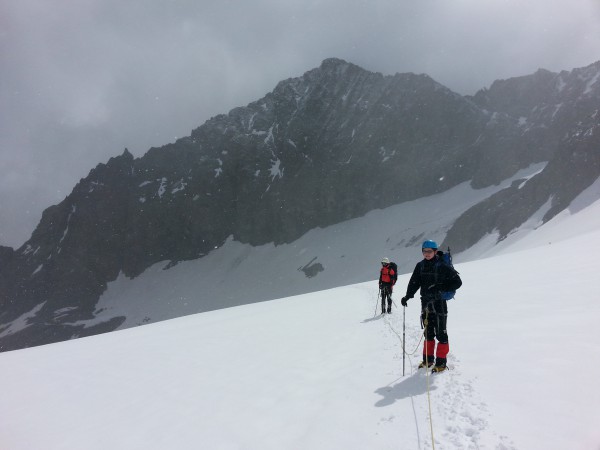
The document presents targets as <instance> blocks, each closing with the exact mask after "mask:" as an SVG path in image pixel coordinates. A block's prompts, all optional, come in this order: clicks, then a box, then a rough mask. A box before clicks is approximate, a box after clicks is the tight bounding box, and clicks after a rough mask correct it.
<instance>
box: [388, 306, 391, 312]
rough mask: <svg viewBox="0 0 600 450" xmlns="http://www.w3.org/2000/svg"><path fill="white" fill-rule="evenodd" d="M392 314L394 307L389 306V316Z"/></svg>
mask: <svg viewBox="0 0 600 450" xmlns="http://www.w3.org/2000/svg"><path fill="white" fill-rule="evenodd" d="M391 313H392V307H391V306H388V314H391Z"/></svg>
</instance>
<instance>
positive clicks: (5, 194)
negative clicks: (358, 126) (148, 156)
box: [0, 0, 600, 248]
mask: <svg viewBox="0 0 600 450" xmlns="http://www.w3.org/2000/svg"><path fill="white" fill-rule="evenodd" d="M329 57H337V58H342V59H345V60H347V61H349V62H352V63H355V64H357V65H359V66H361V67H363V68H365V69H367V70H371V71H377V72H382V73H383V74H385V75H393V74H394V73H396V72H400V73H402V72H415V73H427V74H428V75H430V76H431V77H433V78H434V79H435V80H437V81H438V82H440V83H442V84H444V85H446V86H447V87H449V88H450V89H453V90H454V91H456V92H458V93H460V94H473V93H475V92H476V91H477V90H479V89H481V88H483V87H489V85H490V84H491V83H492V82H493V81H494V80H496V79H505V78H510V77H514V76H520V75H527V74H530V73H533V72H534V71H535V70H537V69H538V68H545V69H549V70H552V71H556V72H558V71H560V70H571V69H573V68H576V67H583V66H587V65H589V64H591V63H593V62H595V61H597V60H599V59H600V0H527V1H523V0H364V1H363V0H321V1H318V0H252V1H242V0H236V1H231V0H52V1H48V0H18V1H15V0H0V207H1V213H0V244H2V245H8V246H12V247H15V248H17V247H20V246H21V245H22V244H23V243H24V242H25V241H26V240H27V239H28V238H29V237H30V235H31V233H32V231H33V229H34V228H35V226H36V225H37V223H38V222H39V220H40V218H41V213H42V211H43V210H44V209H45V208H47V207H48V206H50V205H52V204H56V203H58V202H60V201H61V200H63V199H64V197H65V196H66V195H68V194H69V193H70V192H71V190H72V188H73V187H74V185H75V184H76V183H77V182H78V181H79V179H80V178H83V177H85V176H87V174H88V172H89V171H90V170H91V169H92V168H93V167H95V166H96V164H98V163H100V162H106V161H107V160H108V158H110V157H112V156H116V155H119V154H121V153H122V152H123V149H124V148H125V147H127V148H128V149H129V150H130V151H131V152H132V153H133V155H134V156H136V157H139V156H142V155H143V154H144V153H145V152H146V151H147V150H148V149H149V148H150V147H152V146H161V145H164V144H166V143H169V142H173V141H174V140H175V139H177V138H178V137H182V136H187V135H189V134H190V132H191V130H192V129H194V128H196V127H197V126H199V125H201V124H202V123H203V122H204V121H206V120H207V119H209V118H210V117H212V116H214V115H216V114H220V113H227V112H228V111H229V110H230V109H231V108H233V107H236V106H244V105H246V104H248V103H249V102H251V101H254V100H257V99H259V98H261V97H262V96H264V95H265V94H266V93H267V92H270V91H271V90H272V89H273V88H274V87H275V85H276V84H277V82H278V81H280V80H283V79H286V78H290V77H297V76H300V75H302V74H303V73H304V72H306V71H307V70H310V69H312V68H314V67H317V66H319V65H320V63H321V61H322V60H323V59H325V58H329Z"/></svg>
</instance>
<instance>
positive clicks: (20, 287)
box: [0, 59, 600, 350]
mask: <svg viewBox="0 0 600 450" xmlns="http://www.w3.org/2000/svg"><path fill="white" fill-rule="evenodd" d="M599 73H600V67H599V63H596V64H593V65H591V66H589V67H587V68H583V69H576V70H574V71H572V72H562V73H560V74H553V73H551V72H547V71H539V72H537V73H536V74H533V75H531V76H527V77H520V78H516V79H511V80H505V81H497V82H495V83H494V84H493V85H492V86H491V87H490V89H487V90H483V91H481V92H479V93H477V94H476V95H475V96H473V97H463V96H461V95H458V94H456V93H454V92H452V91H451V90H449V89H447V88H446V87H444V86H442V85H440V84H439V83H437V82H436V81H434V80H433V79H431V78H430V77H428V76H427V75H416V74H412V73H406V74H396V75H393V76H383V75H381V74H379V73H372V72H369V71H366V70H364V69H362V68H360V67H358V66H356V65H353V64H351V63H348V62H345V61H342V60H339V59H327V60H325V61H323V63H322V64H321V66H320V67H318V68H316V69H313V70H310V71H308V72H306V73H305V74H304V75H302V76H301V77H298V78H290V79H288V80H284V81H281V82H280V83H278V84H277V86H276V87H275V89H274V90H273V91H272V92H270V93H268V94H267V95H266V96H265V97H263V98H262V99H260V100H257V101H255V102H252V103H250V104H249V105H247V106H245V107H239V108H235V109H233V110H231V111H230V112H229V113H228V114H223V115H218V116H215V117H213V118H211V119H210V120H208V121H207V122H206V123H204V124H203V125H201V126H200V127H198V128H196V129H195V130H193V131H192V133H191V135H190V136H189V137H185V138H182V139H179V140H177V141H176V142H175V143H172V144H169V145H166V146H164V147H161V148H151V149H150V150H149V151H148V152H147V153H146V154H145V155H144V156H143V157H141V158H138V159H135V158H133V157H132V155H131V154H130V153H129V152H128V151H127V150H125V151H124V152H123V154H122V155H120V156H117V157H115V158H111V159H110V160H109V161H108V162H107V163H106V164H99V165H98V166H97V167H96V168H94V169H93V170H92V171H90V173H89V175H88V176H87V177H86V178H84V179H82V180H81V181H80V182H79V183H78V184H77V185H76V186H75V188H74V189H73V191H72V192H71V194H70V195H69V196H67V197H66V198H65V199H64V200H63V201H62V202H61V203H60V204H58V205H55V206H51V207H50V208H48V209H46V211H44V213H43V216H42V219H41V221H40V223H39V225H38V226H37V228H36V229H35V231H34V233H33V234H32V236H31V238H30V239H29V240H28V241H27V242H26V243H25V244H24V245H23V246H22V247H21V248H19V249H17V250H16V251H14V250H12V249H8V248H5V247H2V248H0V263H1V264H2V265H1V267H2V268H1V269H0V270H1V271H0V293H1V296H0V308H1V309H0V324H2V325H1V326H2V328H1V329H0V347H1V350H11V349H16V348H23V347H28V346H32V345H39V344H44V343H48V342H55V341H60V340H65V339H69V338H72V337H78V336H85V335H90V334H96V333H100V332H105V331H110V330H113V329H115V328H117V327H118V326H119V325H120V324H121V323H122V322H123V320H124V318H123V317H120V316H118V315H116V316H115V317H113V318H112V319H111V320H108V321H105V322H103V323H100V324H97V325H95V326H92V327H86V326H84V325H83V324H82V323H84V322H83V321H86V320H90V319H92V318H94V317H95V315H96V314H97V313H98V312H97V311H96V305H97V301H98V299H99V298H100V296H101V294H102V293H103V292H104V291H105V290H106V288H107V284H108V283H109V282H111V281H114V280H115V279H117V277H118V276H119V274H123V275H124V276H126V277H129V278H134V277H137V276H139V275H140V274H142V273H143V272H144V271H145V270H146V269H148V268H149V267H150V266H152V265H153V264H155V263H157V262H160V261H168V262H170V263H169V267H172V266H173V265H175V264H177V263H179V262H181V261H186V260H194V259H198V258H202V257H204V256H206V255H207V254H209V253H210V252H212V251H213V250H214V249H216V248H219V247H221V246H222V245H223V244H224V243H225V242H226V240H227V239H228V238H231V239H233V240H235V241H237V242H241V243H246V244H250V245H253V246H257V245H262V244H266V243H273V244H275V245H279V244H284V243H290V242H293V241H294V240H296V239H298V238H299V237H301V236H302V235H304V234H305V233H306V232H308V231H310V230H313V229H315V228H317V227H327V226H329V225H333V224H337V223H341V222H344V221H347V220H349V219H353V218H357V217H360V216H362V215H364V214H366V213H367V212H369V211H372V210H374V209H379V208H386V207H389V206H391V205H397V204H400V203H403V202H407V201H411V200H416V199H419V198H422V197H426V196H430V195H433V194H437V193H441V192H445V191H447V190H448V189H450V188H452V187H454V186H457V185H458V184H460V183H463V182H470V183H471V185H472V186H473V187H474V188H478V189H480V188H484V187H487V186H491V185H498V184H499V183H500V182H501V181H503V180H506V179H508V178H509V177H511V176H513V175H514V174H515V173H516V172H517V171H518V170H519V169H523V168H525V167H528V166H529V165H530V164H532V163H539V162H546V161H549V162H548V164H547V166H546V168H545V169H544V170H543V171H542V172H541V173H539V174H538V175H537V176H535V177H534V178H533V179H532V180H530V181H529V182H528V183H526V184H523V183H524V181H525V180H523V183H517V184H515V185H514V186H513V187H511V188H508V189H506V190H503V191H501V192H499V193H496V194H495V195H494V196H493V197H490V198H488V199H487V200H485V201H484V202H483V203H481V204H480V205H476V206H474V207H473V209H471V210H469V211H467V212H466V213H465V215H464V216H462V217H461V218H459V219H458V220H457V221H456V222H455V223H454V226H453V227H452V229H451V230H449V232H448V238H447V240H449V241H451V242H452V243H453V246H455V248H456V250H463V249H466V248H468V247H470V246H471V245H473V244H475V243H476V242H477V241H478V240H479V239H480V238H481V237H482V236H484V235H485V234H487V233H492V232H495V231H497V230H500V236H499V238H502V236H505V235H506V234H507V233H509V232H510V231H511V230H512V229H514V228H516V227H518V226H519V225H520V224H522V223H523V222H524V221H525V220H527V219H528V218H529V217H530V216H531V215H532V214H533V213H535V212H536V211H537V210H539V209H540V208H541V207H543V206H544V205H546V206H545V208H546V211H545V215H544V219H545V220H547V219H549V218H551V217H552V216H553V214H556V213H557V212H558V211H560V210H561V209H564V208H566V207H568V205H569V202H570V200H572V199H573V198H574V196H576V195H577V194H578V193H579V192H581V191H582V190H583V189H585V187H587V186H589V185H590V184H591V183H592V182H593V181H594V180H595V179H596V178H597V177H598V175H599V174H600V168H599V164H598V160H599V158H598V151H597V149H598V148H599V147H598V142H597V139H598V135H599V133H598V130H597V127H598V120H597V114H598V110H599V109H600V100H599V99H600V84H599V82H598V79H599ZM575 174H577V175H575ZM523 186H524V187H523ZM521 187H523V188H521ZM390 226H391V225H390ZM395 226H401V224H395ZM417 234H418V233H417ZM274 251H276V248H275V250H274ZM294 270H295V269H294ZM351 281H353V280H352V279H349V280H348V282H351ZM200 309H201V307H200Z"/></svg>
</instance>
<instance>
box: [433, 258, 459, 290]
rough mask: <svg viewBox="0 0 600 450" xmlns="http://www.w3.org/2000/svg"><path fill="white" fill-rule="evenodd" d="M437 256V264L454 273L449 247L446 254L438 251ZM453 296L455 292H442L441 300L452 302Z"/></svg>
mask: <svg viewBox="0 0 600 450" xmlns="http://www.w3.org/2000/svg"><path fill="white" fill-rule="evenodd" d="M437 254H438V256H439V259H438V264H444V265H446V266H448V267H450V268H451V269H452V270H454V271H455V272H456V269H454V265H452V254H451V253H450V247H448V251H447V252H446V253H444V252H442V251H441V250H440V251H438V252H437ZM457 273H458V272H457ZM455 294H456V291H442V298H443V299H444V300H452V299H453V298H454V295H455Z"/></svg>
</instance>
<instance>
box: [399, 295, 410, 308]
mask: <svg viewBox="0 0 600 450" xmlns="http://www.w3.org/2000/svg"><path fill="white" fill-rule="evenodd" d="M407 303H408V297H402V300H400V304H401V305H402V306H406V304H407Z"/></svg>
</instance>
